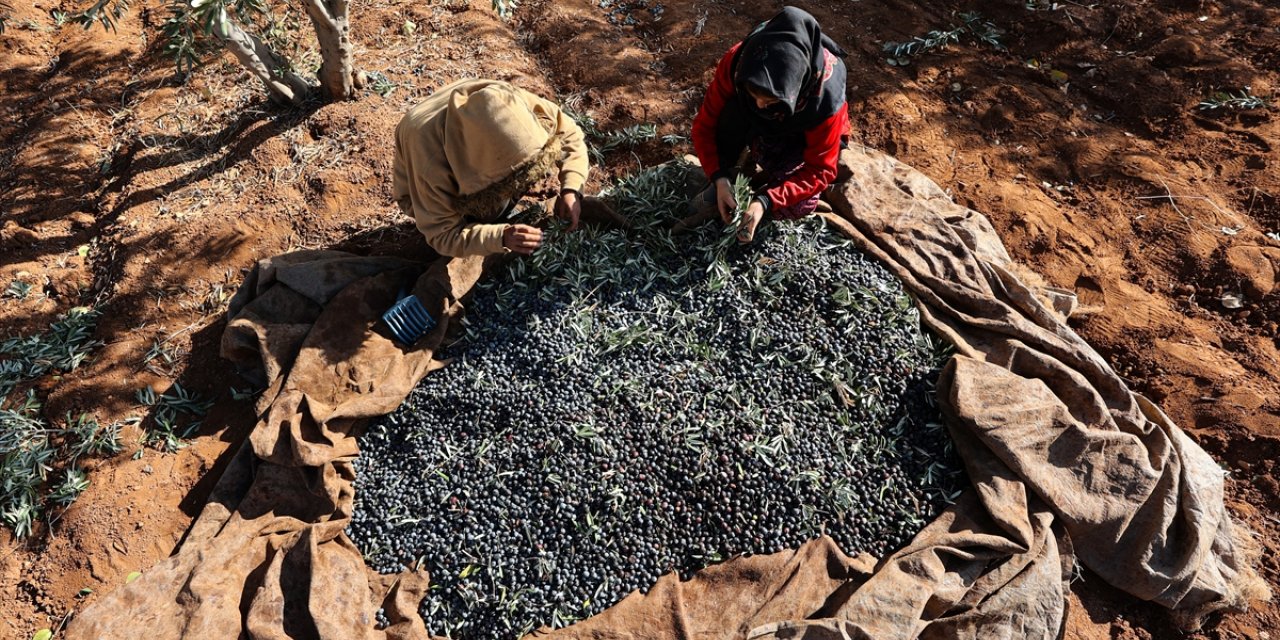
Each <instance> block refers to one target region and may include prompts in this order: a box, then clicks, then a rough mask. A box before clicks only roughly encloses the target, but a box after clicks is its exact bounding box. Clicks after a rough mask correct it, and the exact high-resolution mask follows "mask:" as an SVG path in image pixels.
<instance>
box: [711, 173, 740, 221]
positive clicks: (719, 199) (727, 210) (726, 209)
mask: <svg viewBox="0 0 1280 640" xmlns="http://www.w3.org/2000/svg"><path fill="white" fill-rule="evenodd" d="M716 209H717V210H719V211H720V220H721V221H723V222H724V223H725V224H729V221H730V220H731V219H733V214H734V213H737V211H738V199H737V198H736V197H734V195H733V185H732V184H730V183H729V179H728V178H717V179H716Z"/></svg>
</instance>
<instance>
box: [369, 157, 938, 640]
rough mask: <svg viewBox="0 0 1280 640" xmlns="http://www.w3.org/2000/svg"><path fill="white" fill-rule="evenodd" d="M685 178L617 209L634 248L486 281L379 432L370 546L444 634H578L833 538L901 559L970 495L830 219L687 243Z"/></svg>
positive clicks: (553, 249) (556, 252)
mask: <svg viewBox="0 0 1280 640" xmlns="http://www.w3.org/2000/svg"><path fill="white" fill-rule="evenodd" d="M664 171H668V169H662V170H658V171H651V172H649V173H647V174H642V175H640V176H637V177H635V178H632V179H631V180H630V181H628V182H624V183H622V184H621V185H619V187H618V189H617V191H616V192H615V194H614V197H615V199H616V204H617V205H618V207H619V208H620V210H621V211H623V212H625V213H626V214H627V215H628V216H629V217H630V218H631V219H632V220H634V221H635V222H636V227H635V229H633V230H632V231H631V232H630V233H629V234H628V233H624V232H622V231H616V230H613V231H610V230H600V229H588V230H584V231H578V232H575V233H572V234H568V233H559V232H552V234H551V237H550V238H549V242H548V243H546V245H545V246H544V248H543V249H541V250H539V252H538V253H537V254H535V256H534V257H533V258H531V259H528V260H523V261H517V262H514V263H512V264H511V266H510V267H509V268H508V269H506V271H504V272H503V273H500V274H497V275H495V277H494V278H493V279H492V280H491V281H490V282H488V283H487V284H486V285H484V286H483V287H481V288H480V289H479V290H478V291H477V292H476V293H475V294H474V297H473V299H472V300H470V301H469V303H468V305H469V308H468V311H467V318H468V320H467V323H466V330H465V332H464V333H465V335H463V336H462V337H461V339H460V340H459V341H458V342H456V343H454V344H452V345H451V346H449V347H448V349H447V350H446V351H445V353H444V354H443V355H445V356H447V357H452V358H454V362H453V363H452V364H450V365H449V366H447V367H445V368H444V369H442V370H440V371H438V372H435V373H433V374H431V375H429V376H427V377H426V379H424V381H423V382H422V384H421V385H419V387H418V388H417V389H416V390H415V391H414V392H413V393H412V394H411V395H410V397H409V398H408V399H407V400H406V401H405V403H404V404H403V405H402V406H401V407H400V408H399V409H398V410H397V411H395V412H394V413H392V414H390V415H388V416H386V417H384V418H383V419H381V420H379V421H377V422H376V423H375V424H373V425H372V426H371V427H370V428H369V429H368V430H367V432H366V433H365V434H364V435H363V436H362V439H361V447H360V448H361V454H360V456H359V458H358V459H357V460H356V470H357V478H356V510H355V513H354V516H353V520H352V524H351V526H350V529H349V533H350V535H351V537H352V538H353V540H354V541H355V542H356V544H357V545H358V546H359V547H360V548H361V549H362V550H363V551H364V553H365V555H366V558H367V560H368V562H369V563H370V564H371V565H372V566H373V567H375V568H376V569H377V570H379V571H384V572H394V571H398V570H400V569H401V568H402V567H403V566H405V565H410V564H413V563H415V562H420V563H423V564H424V566H425V567H427V569H428V570H429V572H430V574H431V579H432V582H433V584H434V587H433V589H432V590H431V591H430V593H429V595H428V597H427V599H426V600H425V602H424V603H423V609H422V613H423V614H424V617H425V618H426V620H427V621H428V625H429V628H430V630H431V631H432V632H433V633H436V634H442V635H448V636H451V637H465V638H509V637H512V636H516V635H519V634H521V633H523V632H526V631H529V630H531V629H533V628H536V627H538V626H542V625H550V626H563V625H565V624H568V623H569V622H572V621H573V620H575V619H578V618H581V617H585V616H589V615H592V614H594V613H597V612H599V611H602V610H603V609H605V608H607V607H608V606H610V605H611V604H613V603H614V602H616V601H618V600H619V599H621V598H622V597H623V596H625V595H626V594H628V593H630V592H631V591H633V590H636V589H647V588H648V587H649V586H651V585H652V584H653V583H654V581H655V580H656V579H657V578H658V577H659V576H660V575H663V574H665V573H668V572H671V571H677V572H680V573H681V574H682V575H688V574H689V573H691V572H693V571H695V570H697V569H699V568H701V567H704V566H706V565H708V564H711V563H715V562H718V561H721V560H724V559H727V558H730V557H733V556H738V555H749V554H758V553H770V552H775V551H780V550H783V549H787V548H793V547H796V546H798V545H800V544H801V543H803V542H805V541H806V540H810V539H812V538H814V537H817V536H820V535H823V534H826V535H830V536H832V537H833V538H834V539H835V540H836V541H837V542H838V543H839V544H840V545H841V547H842V548H843V549H845V550H846V551H849V552H857V551H867V552H870V553H873V554H877V555H881V554H885V553H887V552H889V551H891V550H893V549H894V548H896V547H897V546H900V545H901V544H902V543H903V542H905V541H906V540H907V539H909V537H910V536H912V535H913V534H914V533H915V532H916V531H918V530H919V528H920V527H921V526H922V525H923V523H924V522H925V521H926V520H927V519H929V518H931V517H932V516H933V515H934V514H935V513H936V511H937V510H938V509H939V508H940V506H941V504H942V503H943V501H944V500H945V499H946V498H947V496H949V495H951V493H952V492H953V491H954V490H955V487H956V486H958V482H959V479H958V471H957V469H958V464H957V463H956V461H955V460H954V458H953V456H951V454H950V451H949V442H948V441H947V439H946V437H945V434H944V432H943V430H942V429H941V428H940V426H939V422H940V419H939V418H938V414H937V409H936V408H935V407H934V406H933V404H932V402H933V400H932V395H931V393H930V389H931V384H932V380H933V376H934V374H935V372H936V367H937V365H938V364H939V362H940V358H941V352H942V349H940V348H939V347H938V345H937V344H936V343H934V342H933V340H932V339H931V338H930V337H929V336H928V335H927V334H924V333H923V332H922V331H921V329H920V325H919V320H918V317H917V315H916V312H915V310H914V307H913V305H912V303H911V301H910V299H909V298H908V297H907V296H906V294H905V293H904V292H903V290H902V287H901V284H900V283H899V282H897V281H896V280H895V279H894V278H893V277H892V276H891V275H890V274H889V273H888V272H886V271H885V270H884V269H883V268H882V267H880V266H879V265H878V264H876V263H875V262H873V261H871V260H870V259H868V258H867V257H865V256H863V255H862V254H861V253H859V252H858V251H857V250H855V249H854V248H853V247H851V246H849V245H848V244H847V243H846V242H844V241H842V240H841V239H840V238H838V237H836V236H835V235H834V234H833V233H831V232H830V231H829V230H828V229H827V228H825V226H824V225H823V223H822V221H821V220H819V219H810V220H807V221H803V222H799V223H778V224H766V225H764V226H763V227H762V228H761V230H760V231H759V232H758V234H757V239H756V242H755V243H754V244H753V245H750V246H747V247H740V246H738V245H737V244H736V243H735V242H733V241H732V232H731V231H729V232H727V233H726V232H725V231H723V230H721V229H718V228H710V227H708V228H704V229H700V230H696V231H695V232H693V233H691V234H688V235H681V236H674V235H672V234H671V233H670V232H668V231H667V230H666V229H667V223H668V222H669V221H670V218H671V217H672V216H673V215H674V212H675V211H676V205H677V203H678V201H679V198H678V197H677V194H678V190H674V189H670V188H667V187H666V186H664V185H668V184H674V183H676V182H678V180H675V177H676V176H674V175H667V174H664V173H663V172H664Z"/></svg>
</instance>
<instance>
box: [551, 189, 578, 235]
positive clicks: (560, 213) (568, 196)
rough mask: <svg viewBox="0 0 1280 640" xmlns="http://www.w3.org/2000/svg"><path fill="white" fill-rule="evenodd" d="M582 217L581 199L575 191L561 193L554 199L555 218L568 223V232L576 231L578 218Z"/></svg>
mask: <svg viewBox="0 0 1280 640" xmlns="http://www.w3.org/2000/svg"><path fill="white" fill-rule="evenodd" d="M581 215H582V199H581V198H579V197H578V192H577V191H561V192H560V197H559V198H556V217H558V218H560V219H561V220H564V221H566V222H568V223H569V230H570V231H576V230H577V229H578V217H579V216H581Z"/></svg>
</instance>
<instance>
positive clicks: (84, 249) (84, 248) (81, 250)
mask: <svg viewBox="0 0 1280 640" xmlns="http://www.w3.org/2000/svg"><path fill="white" fill-rule="evenodd" d="M76 253H78V254H80V257H81V258H84V257H86V256H88V255H89V245H87V244H82V245H80V246H79V247H78V248H76Z"/></svg>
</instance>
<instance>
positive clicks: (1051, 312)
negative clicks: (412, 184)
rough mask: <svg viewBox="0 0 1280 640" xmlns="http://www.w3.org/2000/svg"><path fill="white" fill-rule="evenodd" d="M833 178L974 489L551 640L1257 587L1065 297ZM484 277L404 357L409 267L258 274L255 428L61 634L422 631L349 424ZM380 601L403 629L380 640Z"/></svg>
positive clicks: (245, 357) (980, 236)
mask: <svg viewBox="0 0 1280 640" xmlns="http://www.w3.org/2000/svg"><path fill="white" fill-rule="evenodd" d="M841 164H842V179H841V181H840V183H839V184H838V185H837V186H836V187H835V188H834V189H833V193H832V194H831V195H830V198H829V199H830V200H831V204H832V205H833V207H834V209H835V211H836V212H837V213H838V215H828V216H827V218H828V220H829V222H830V223H831V224H833V225H834V226H835V227H836V228H838V229H839V230H840V231H842V232H843V233H845V234H847V235H848V236H849V237H851V238H852V239H853V240H854V241H855V242H856V243H857V244H858V245H859V246H861V247H862V249H863V250H865V251H867V252H868V253H871V254H872V255H875V256H876V257H878V258H879V259H880V260H882V261H883V262H884V263H885V264H886V265H887V266H888V267H889V268H890V269H891V270H892V271H893V272H894V273H895V274H897V275H898V277H900V278H901V279H902V280H903V282H904V283H905V284H906V286H907V288H908V290H909V291H911V292H912V293H913V294H914V295H915V297H916V298H917V300H918V302H919V304H920V308H921V310H922V313H923V316H924V318H925V321H926V322H927V323H928V324H929V325H930V326H932V327H933V328H935V329H936V330H938V331H939V332H940V333H942V334H943V335H945V336H946V337H947V338H949V339H950V340H952V341H953V342H954V343H955V344H956V347H957V351H958V355H957V356H956V357H955V358H954V359H953V360H952V362H950V363H949V364H948V366H947V368H946V370H945V371H944V374H943V376H942V378H941V379H940V380H939V384H938V393H939V399H940V401H941V403H942V405H943V409H944V414H945V416H946V418H947V422H948V425H949V428H950V430H951V434H952V437H953V438H954V439H955V441H956V445H957V448H958V451H959V452H960V454H961V457H962V458H963V459H964V461H965V465H966V467H967V469H968V472H969V476H970V480H971V482H972V484H973V488H972V489H971V490H969V491H967V492H966V493H965V494H964V495H963V496H962V497H961V498H960V499H959V500H958V502H957V503H956V504H955V505H953V506H952V507H950V508H948V509H947V510H946V511H945V512H944V513H943V514H942V515H941V516H939V517H938V518H937V519H936V520H935V521H934V522H932V523H931V524H929V525H928V526H927V527H926V528H925V529H924V530H923V531H922V532H921V533H920V534H919V535H917V536H916V537H915V539H913V540H912V541H911V542H910V543H909V544H908V545H907V546H906V547H905V548H903V549H901V550H900V551H898V552H897V553H895V554H893V555H892V556H890V557H888V558H886V559H884V560H882V561H879V562H877V561H876V560H875V559H874V558H870V557H868V556H865V555H862V556H859V557H856V558H851V557H849V556H846V555H845V554H844V553H842V552H841V551H840V550H839V549H838V548H836V547H835V545H834V544H833V543H832V542H831V541H830V540H829V539H826V538H824V539H820V540H816V541H813V542H811V543H809V544H806V545H804V546H803V547H801V548H800V549H798V550H796V551H787V552H782V553H777V554H773V555H768V556H757V557H752V558H739V559H735V560H731V561H729V562H726V563H723V564H721V565H718V566H715V567H711V568H709V569H706V570H704V571H702V572H700V573H698V574H696V575H695V576H694V577H693V578H692V579H691V580H688V581H683V582H682V581H680V580H678V579H677V578H676V577H675V576H673V575H668V576H665V577H663V578H662V579H661V580H659V582H658V583H657V584H656V585H655V586H654V587H653V588H652V589H650V590H649V592H648V593H647V594H639V593H633V594H632V595H631V596H629V597H627V598H626V599H624V600H623V601H622V602H620V603H618V604H617V605H615V606H614V607H612V608H611V609H609V610H608V611H606V612H604V613H602V614H600V615H598V616H596V617H594V618H591V619H588V620H585V621H583V622H580V623H578V624H576V625H573V626H571V627H568V628H566V629H562V630H558V631H555V632H553V633H552V635H558V636H561V637H565V638H575V637H581V638H688V639H694V638H698V639H710V638H759V639H762V640H764V639H770V638H779V639H788V638H810V639H824V640H825V639H827V638H831V639H837V638H839V639H856V638H874V639H877V640H879V639H889V638H895V639H896V638H901V639H904V640H906V639H910V638H916V637H920V638H974V639H977V638H1044V639H1046V640H1050V639H1054V638H1058V637H1059V636H1060V634H1061V632H1062V625H1063V621H1064V619H1065V615H1064V606H1065V605H1064V602H1065V598H1064V594H1065V581H1066V580H1067V579H1068V578H1069V577H1070V575H1071V572H1072V565H1073V562H1074V561H1075V560H1076V559H1078V560H1079V562H1080V563H1082V564H1083V565H1084V566H1087V567H1088V568H1090V569H1091V570H1093V571H1094V572H1096V573H1097V574H1098V575H1100V576H1102V577H1103V578H1104V579H1105V580H1107V581H1108V582H1110V583H1111V584H1112V585H1114V586H1116V587H1117V588H1120V589H1123V590H1125V591H1128V592H1129V593H1131V594H1133V595H1134V596H1135V597H1138V598H1141V599H1144V600H1150V601H1154V602H1157V603H1159V604H1161V605H1164V606H1165V607H1168V608H1170V609H1171V610H1173V611H1174V613H1175V615H1179V616H1181V617H1182V618H1181V621H1182V622H1183V623H1184V624H1185V625H1188V626H1191V625H1195V624H1197V623H1198V621H1199V620H1200V619H1201V617H1202V616H1203V615H1205V614H1206V613H1208V612H1211V611H1215V610H1219V609H1225V608H1238V607H1242V606H1245V605H1246V604H1247V602H1248V601H1249V600H1250V599H1253V598H1261V597H1266V596H1267V595H1268V594H1267V590H1266V587H1265V585H1264V583H1262V581H1261V580H1260V579H1259V578H1258V577H1257V576H1256V574H1255V573H1254V571H1253V569H1252V566H1253V560H1254V558H1253V555H1252V554H1253V553H1254V552H1253V551H1252V550H1253V548H1254V545H1253V544H1251V542H1250V540H1249V537H1248V536H1249V535H1251V534H1250V533H1249V532H1248V531H1246V530H1245V529H1244V528H1243V527H1241V526H1239V525H1236V524H1234V523H1233V522H1232V520H1231V518H1230V517H1229V515H1228V514H1227V512H1226V510H1225V508H1224V506H1223V499H1222V491H1223V476H1222V472H1221V470H1220V469H1219V467H1218V466H1217V465H1216V464H1215V463H1214V462H1213V461H1212V460H1211V459H1210V458H1209V457H1208V455H1206V454H1205V453H1204V452H1203V451H1202V450H1201V449H1200V448H1199V447H1198V446H1196V445H1195V444H1194V443H1193V442H1192V441H1191V440H1189V439H1188V438H1187V437H1186V436H1185V435H1184V434H1183V433H1182V432H1181V431H1179V430H1178V428H1177V427H1176V426H1174V425H1173V424H1172V423H1171V422H1170V421H1169V420H1168V418H1167V417H1165V416H1164V414H1163V413H1161V412H1160V410H1159V408H1157V407H1156V406H1154V405H1153V404H1151V403H1150V402H1148V401H1147V400H1146V399H1144V398H1142V397H1141V396H1138V395H1136V394H1134V393H1133V392H1131V391H1129V390H1128V388H1127V387H1126V386H1125V384H1124V383H1123V381H1122V380H1121V379H1120V378H1119V377H1118V376H1116V375H1115V373H1113V372H1112V371H1111V369H1110V368H1109V367H1108V366H1107V364H1106V363H1105V362H1104V361H1103V360H1102V358H1101V357H1099V355H1098V354H1097V353H1096V352H1095V351H1094V350H1093V349H1091V348H1090V347H1089V346H1088V345H1087V344H1085V343H1084V341H1082V340H1081V339H1080V338H1079V337H1078V336H1077V335H1076V334H1075V333H1074V332H1073V331H1072V330H1071V329H1070V328H1068V327H1067V326H1066V324H1065V322H1064V314H1065V313H1068V312H1069V311H1070V309H1071V304H1070V296H1066V295H1063V293H1062V292H1060V291H1056V290H1053V289H1051V288H1046V287H1040V286H1035V287H1031V286H1028V285H1027V284H1024V283H1025V282H1037V280H1036V279H1035V278H1034V277H1031V276H1029V274H1026V273H1023V272H1018V271H1017V269H1016V267H1015V265H1013V264H1012V262H1011V261H1010V259H1009V256H1008V255H1007V253H1006V252H1005V250H1004V247H1003V245H1002V244H1001V243H1000V241H999V239H998V237H997V236H996V234H995V232H994V231H993V230H992V228H991V226H990V224H989V223H988V221H987V220H986V218H984V217H983V216H982V215H980V214H978V213H976V212H973V211H970V210H968V209H965V208H963V207H960V206H958V205H956V204H954V203H952V202H951V201H950V200H949V199H948V198H947V197H946V194H945V193H944V192H943V191H942V190H941V189H940V188H939V187H938V186H937V185H936V184H934V183H933V182H932V181H930V180H929V179H928V178H926V177H925V176H924V175H922V174H920V173H919V172H916V171H915V170H913V169H911V168H909V167H907V166H905V165H902V164H900V163H898V162H897V161H896V160H894V159H893V158H890V157H889V156H886V155H883V154H881V153H878V152H874V151H871V150H867V149H861V148H858V149H850V150H847V151H846V152H845V153H844V154H843V155H842V158H841ZM484 267H485V265H484V264H483V262H482V261H481V260H478V259H462V260H458V259H455V260H444V261H440V262H437V263H435V264H433V265H432V266H431V267H430V268H429V269H428V271H427V273H425V274H423V275H422V276H421V278H420V279H418V280H417V285H416V289H415V291H417V292H418V293H419V295H420V296H421V297H423V299H424V300H427V301H428V303H427V304H428V307H429V308H431V310H432V311H433V312H434V315H436V316H437V317H440V318H441V319H442V321H441V325H440V326H439V327H438V328H437V329H436V330H435V331H433V333H432V334H431V335H429V336H428V337H427V338H425V339H424V340H423V341H422V343H420V344H419V345H418V346H417V347H415V349H413V350H410V351H404V350H402V349H400V348H398V347H397V346H396V345H395V344H394V343H392V342H391V341H390V340H389V339H388V338H386V337H385V336H384V335H383V334H379V333H377V332H375V331H374V327H375V323H376V318H377V317H378V315H379V314H380V312H381V311H382V310H384V309H385V308H386V307H387V306H388V305H390V303H391V302H392V301H393V300H394V298H395V295H396V293H397V292H398V291H400V290H403V289H404V288H405V287H410V286H413V285H412V283H413V282H414V278H415V277H416V276H417V271H416V270H415V269H414V267H413V266H412V265H411V264H408V263H405V262H402V261H397V260H391V259H384V258H360V257H356V256H352V255H349V254H342V253H337V252H303V253H299V254H290V255H288V256H282V257H280V258H277V259H273V260H267V261H263V262H261V263H259V265H258V266H257V268H256V269H255V270H254V272H253V273H252V274H251V276H250V278H249V279H248V280H247V281H246V283H245V285H244V286H243V287H242V288H241V291H240V292H239V293H238V294H237V296H236V298H235V300H233V304H232V308H231V311H230V317H231V320H230V322H229V324H228V327H227V331H226V334H225V336H224V343H223V350H224V355H226V356H227V357H228V358H230V359H232V360H233V361H235V362H237V363H238V364H240V365H242V366H243V367H244V368H245V369H246V370H249V371H252V372H256V373H257V374H258V375H259V376H261V379H262V382H263V384H264V385H265V386H267V389H268V390H267V392H266V393H264V394H263V398H262V400H261V404H260V405H259V410H260V418H261V420H260V422H259V424H258V425H257V427H256V428H255V429H254V431H253V433H252V434H251V436H250V438H249V440H248V441H247V442H246V443H245V445H244V446H243V447H242V448H241V449H240V451H239V452H238V453H237V455H236V457H235V459H234V461H233V462H232V464H231V466H230V467H229V469H228V470H227V471H226V472H225V473H224V475H223V477H222V478H221V480H220V481H219V483H218V485H217V488H216V489H215V491H214V494H213V496H212V497H211V499H210V501H209V504H208V505H207V506H206V507H205V509H204V511H203V512H202V513H201V514H200V516H199V517H198V518H197V519H196V521H195V523H194V524H193V525H192V527H191V531H190V533H189V535H188V537H187V539H186V540H185V541H184V542H183V544H182V546H181V547H180V548H179V549H178V550H177V552H176V553H175V554H174V555H173V556H172V557H170V558H168V559H167V560H165V561H164V562H161V563H160V564H158V565H156V566H155V567H152V568H151V569H149V570H147V571H145V572H144V573H143V574H142V577H140V578H138V579H137V580H135V581H134V582H132V583H130V584H128V585H125V586H123V587H120V588H119V589H117V590H116V591H114V592H112V593H111V594H109V595H107V596H106V597H105V598H103V599H102V600H100V601H99V602H97V603H96V604H95V605H94V606H91V607H89V608H88V609H86V610H85V611H84V612H83V613H82V614H81V615H79V616H78V617H77V618H76V619H75V620H74V621H73V622H72V623H71V624H70V625H69V626H68V629H67V637H68V638H93V639H100V638H133V637H137V636H138V635H139V634H145V635H147V636H148V637H150V638H154V639H156V640H160V639H165V638H182V637H189V638H235V637H248V638H255V639H268V638H270V639H276V638H335V639H337V638H342V639H348V638H423V637H426V635H427V631H426V629H425V628H424V626H423V624H422V621H421V619H420V618H419V617H418V616H417V614H416V608H417V604H418V602H419V600H420V599H421V597H422V594H423V592H424V590H425V588H426V584H427V583H426V578H427V577H426V576H425V575H423V574H422V573H420V572H412V571H406V572H404V573H402V574H400V575H399V576H389V577H388V576H377V575H375V574H373V573H372V572H370V571H369V570H368V569H367V568H366V566H365V565H364V562H363V560H362V558H361V556H360V554H359V552H358V551H357V550H356V549H355V547H354V545H352V543H351V541H350V540H349V539H348V538H347V537H346V535H345V534H343V533H342V529H343V527H345V525H346V523H347V521H348V519H349V518H350V514H351V508H352V501H353V489H352V485H353V470H352V466H351V459H352V457H353V456H354V455H355V454H356V450H357V449H356V439H355V436H354V434H353V429H354V428H355V425H356V424H358V422H359V421H360V420H362V419H364V418H368V417H372V416H377V415H381V414H384V413H387V412H389V411H391V410H393V409H394V408H395V407H396V406H397V405H398V404H399V403H400V402H401V401H402V400H403V398H404V397H405V396H406V395H407V394H408V392H409V390H410V389H412V388H413V386H414V385H415V384H416V383H417V382H418V381H419V380H420V379H421V377H422V376H424V375H426V374H427V373H429V372H430V371H431V370H432V369H434V368H436V367H437V366H439V363H438V362H437V361H436V360H434V359H433V358H432V350H433V348H434V346H435V345H438V344H439V341H440V340H441V339H442V337H443V336H444V335H445V333H446V332H447V331H448V329H449V326H450V325H451V323H452V321H453V320H454V319H455V318H456V317H457V315H458V314H459V313H460V312H461V310H462V308H461V304H460V302H459V300H460V299H461V298H462V297H463V296H464V295H465V294H466V292H467V291H469V290H470V288H471V286H472V285H473V284H474V283H475V282H476V280H477V279H478V278H479V277H480V275H481V274H482V273H483V271H484ZM1015 272H1017V273H1020V274H1021V275H1022V276H1023V277H1019V275H1017V274H1016V273H1015ZM1068 543H1069V544H1070V545H1071V546H1072V547H1073V549H1068V548H1067V545H1068ZM1073 554H1074V555H1073ZM379 606H385V607H386V610H387V614H388V616H389V617H390V619H391V620H392V623H393V624H392V626H391V627H390V628H388V629H386V630H384V631H378V630H374V628H373V614H374V612H375V611H376V610H377V609H378V608H379Z"/></svg>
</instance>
